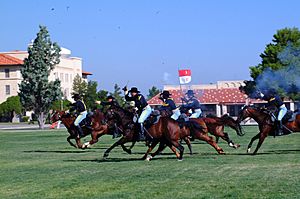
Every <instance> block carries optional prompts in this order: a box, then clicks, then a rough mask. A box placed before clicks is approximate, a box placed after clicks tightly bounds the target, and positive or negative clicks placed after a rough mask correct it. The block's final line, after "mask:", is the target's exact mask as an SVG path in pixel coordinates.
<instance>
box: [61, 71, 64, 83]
mask: <svg viewBox="0 0 300 199" xmlns="http://www.w3.org/2000/svg"><path fill="white" fill-rule="evenodd" d="M60 81H61V82H64V74H63V73H60Z"/></svg>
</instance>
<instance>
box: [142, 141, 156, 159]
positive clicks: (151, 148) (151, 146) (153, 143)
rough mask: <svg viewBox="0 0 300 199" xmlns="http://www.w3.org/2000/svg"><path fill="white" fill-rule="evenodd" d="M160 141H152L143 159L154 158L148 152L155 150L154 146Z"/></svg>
mask: <svg viewBox="0 0 300 199" xmlns="http://www.w3.org/2000/svg"><path fill="white" fill-rule="evenodd" d="M158 142H159V141H158V140H157V139H155V140H153V141H152V143H151V145H150V146H149V148H148V150H147V151H146V153H145V155H144V156H143V157H142V160H148V161H149V160H151V159H152V157H151V155H150V156H148V154H149V153H150V152H151V151H152V150H153V148H154V147H155V146H156V145H157V144H158Z"/></svg>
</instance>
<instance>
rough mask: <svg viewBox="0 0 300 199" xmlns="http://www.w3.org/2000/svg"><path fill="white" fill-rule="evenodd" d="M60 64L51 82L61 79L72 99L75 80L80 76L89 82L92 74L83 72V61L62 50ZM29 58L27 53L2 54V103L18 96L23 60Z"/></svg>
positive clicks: (0, 72)
mask: <svg viewBox="0 0 300 199" xmlns="http://www.w3.org/2000/svg"><path fill="white" fill-rule="evenodd" d="M60 54H61V57H60V63H59V64H58V65H56V66H55V68H54V70H53V71H51V74H50V76H49V80H51V81H53V80H55V79H59V80H60V81H61V88H62V92H63V95H64V97H65V98H66V99H68V100H72V99H71V93H72V85H73V78H74V77H75V76H76V75H77V74H79V75H80V77H82V78H83V79H85V80H86V81H87V76H88V75H92V73H89V72H86V71H83V70H82V59H81V58H78V57H71V56H70V55H71V51H70V50H68V49H66V48H61V52H60ZM27 56H28V53H27V51H10V52H0V103H2V102H4V101H5V100H6V99H7V98H8V97H10V96H16V95H18V91H19V86H18V84H20V83H21V81H22V75H21V71H20V70H21V67H22V65H23V60H24V58H26V57H27Z"/></svg>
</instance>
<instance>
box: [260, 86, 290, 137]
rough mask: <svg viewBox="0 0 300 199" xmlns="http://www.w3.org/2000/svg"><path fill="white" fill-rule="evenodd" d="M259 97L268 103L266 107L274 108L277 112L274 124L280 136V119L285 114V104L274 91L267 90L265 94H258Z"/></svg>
mask: <svg viewBox="0 0 300 199" xmlns="http://www.w3.org/2000/svg"><path fill="white" fill-rule="evenodd" d="M260 97H261V98H262V99H263V100H265V101H267V102H268V104H267V107H276V108H277V109H278V110H279V111H278V115H277V118H276V123H277V127H278V130H279V131H278V135H282V134H283V132H282V118H283V117H284V116H285V114H286V113H287V108H286V106H285V104H284V103H283V101H282V100H281V98H280V97H279V95H278V94H277V93H276V91H273V90H268V91H267V92H265V93H260Z"/></svg>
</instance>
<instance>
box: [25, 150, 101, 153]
mask: <svg viewBox="0 0 300 199" xmlns="http://www.w3.org/2000/svg"><path fill="white" fill-rule="evenodd" d="M23 152H24V153H89V152H95V151H92V150H78V151H51V150H33V151H23Z"/></svg>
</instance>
